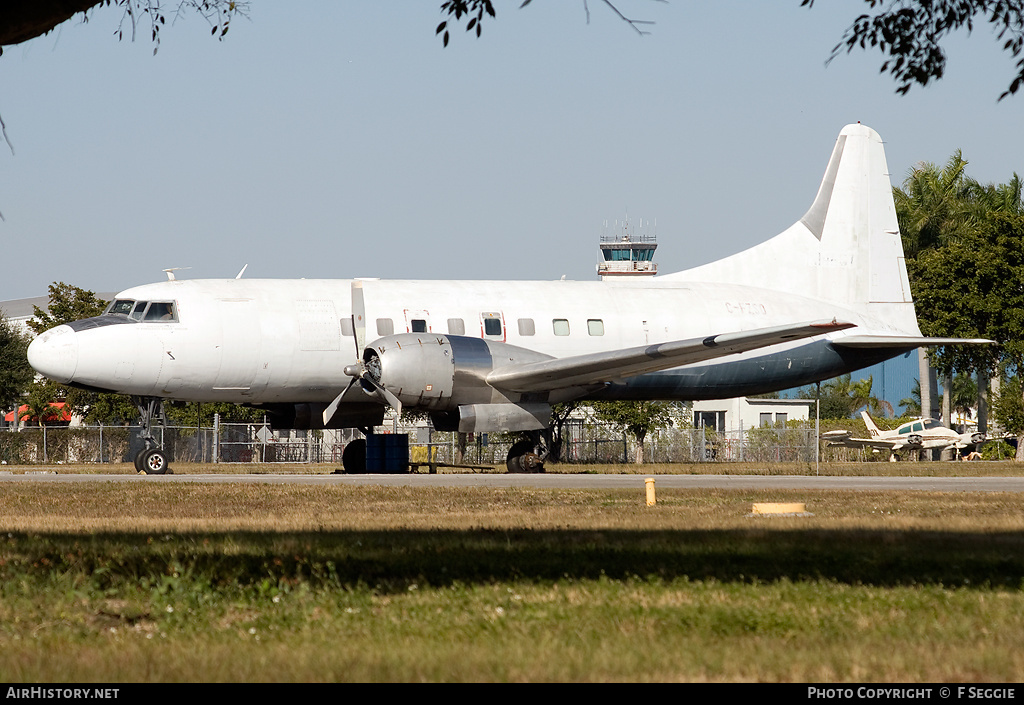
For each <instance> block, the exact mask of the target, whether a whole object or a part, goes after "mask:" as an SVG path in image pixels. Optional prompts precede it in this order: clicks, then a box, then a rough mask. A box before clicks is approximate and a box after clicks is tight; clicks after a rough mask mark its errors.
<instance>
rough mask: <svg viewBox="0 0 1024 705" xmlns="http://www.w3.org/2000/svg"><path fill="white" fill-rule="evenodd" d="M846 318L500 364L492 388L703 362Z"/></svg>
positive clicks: (566, 382) (533, 387) (586, 382)
mask: <svg viewBox="0 0 1024 705" xmlns="http://www.w3.org/2000/svg"><path fill="white" fill-rule="evenodd" d="M853 326H854V324H853V323H847V322H843V321H836V320H835V319H832V320H831V321H812V322H809V323H801V324H797V325H791V326H775V327H771V328H758V329H756V330H750V331H741V332H737V333H721V334H719V335H711V336H707V337H702V338H691V339H689V340H678V341H673V342H668V343H658V344H655V345H641V346H637V347H634V348H625V349H622V350H612V351H609V352H601V353H591V354H588V355H576V356H573V357H564V358H556V359H552V360H543V361H540V362H529V363H523V364H518V365H507V366H504V367H500V368H498V369H496V370H494V371H492V372H491V373H490V374H488V375H487V383H488V384H489V385H491V386H492V387H496V388H498V389H503V390H507V391H511V392H538V391H546V390H551V389H564V388H567V387H584V386H590V385H595V384H603V383H605V382H611V381H613V380H616V379H623V378H626V377H632V376H634V375H640V374H645V373H647V372H657V371H659V370H667V369H669V368H672V367H679V366H681V365H689V364H692V363H695V362H703V361H705V360H711V359H714V358H718V357H724V356H726V355H733V354H735V353H741V352H746V351H748V350H756V349H758V348H764V347H768V346H769V345H776V344H778V343H786V342H790V341H793V340H799V339H802V338H810V337H813V336H816V335H823V334H825V333H833V332H835V331H840V330H845V329H847V328H852V327H853Z"/></svg>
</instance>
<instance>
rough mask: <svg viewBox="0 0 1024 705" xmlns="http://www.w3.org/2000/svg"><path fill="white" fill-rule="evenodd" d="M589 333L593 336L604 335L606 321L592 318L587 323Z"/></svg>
mask: <svg viewBox="0 0 1024 705" xmlns="http://www.w3.org/2000/svg"><path fill="white" fill-rule="evenodd" d="M587 332H588V333H590V334H591V335H604V321H602V320H601V319H600V318H591V319H589V320H588V321H587Z"/></svg>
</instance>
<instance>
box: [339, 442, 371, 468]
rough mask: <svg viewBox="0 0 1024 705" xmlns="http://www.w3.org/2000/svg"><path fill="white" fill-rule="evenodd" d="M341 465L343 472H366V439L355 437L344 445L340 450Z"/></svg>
mask: <svg viewBox="0 0 1024 705" xmlns="http://www.w3.org/2000/svg"><path fill="white" fill-rule="evenodd" d="M341 466H342V467H343V468H345V472H352V473H359V474H362V473H364V472H366V441H365V440H364V439H362V438H357V439H355V440H354V441H352V442H351V443H349V444H348V445H346V446H345V450H343V451H341Z"/></svg>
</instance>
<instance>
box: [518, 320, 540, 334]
mask: <svg viewBox="0 0 1024 705" xmlns="http://www.w3.org/2000/svg"><path fill="white" fill-rule="evenodd" d="M536 333H537V330H536V328H535V327H534V325H533V319H532V318H520V319H519V335H535V334H536Z"/></svg>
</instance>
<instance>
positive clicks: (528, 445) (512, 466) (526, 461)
mask: <svg viewBox="0 0 1024 705" xmlns="http://www.w3.org/2000/svg"><path fill="white" fill-rule="evenodd" d="M547 457H548V451H547V449H546V448H545V447H544V446H543V445H542V444H541V442H540V433H539V432H534V433H532V434H530V438H529V439H528V440H527V439H524V440H521V441H516V442H515V443H513V444H512V447H511V448H509V449H508V456H507V457H506V458H505V467H506V468H508V471H509V472H515V473H520V472H544V460H545V459H546V458H547Z"/></svg>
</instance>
